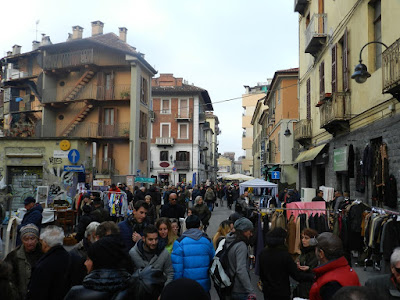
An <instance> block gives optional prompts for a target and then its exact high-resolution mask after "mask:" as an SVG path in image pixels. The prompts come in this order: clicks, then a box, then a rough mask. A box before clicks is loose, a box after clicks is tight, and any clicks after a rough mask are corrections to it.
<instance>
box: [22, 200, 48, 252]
mask: <svg viewBox="0 0 400 300" xmlns="http://www.w3.org/2000/svg"><path fill="white" fill-rule="evenodd" d="M42 213H43V207H42V206H41V205H40V204H36V205H35V206H34V207H32V208H31V209H30V210H28V211H27V212H26V214H25V215H24V217H23V219H22V221H21V224H19V225H18V236H17V245H21V238H20V235H19V232H20V230H21V228H22V227H23V226H25V225H28V224H35V225H36V226H37V228H39V231H40V228H41V227H42V219H43V216H42Z"/></svg>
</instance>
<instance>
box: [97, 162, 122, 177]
mask: <svg viewBox="0 0 400 300" xmlns="http://www.w3.org/2000/svg"><path fill="white" fill-rule="evenodd" d="M98 173H100V174H102V175H114V174H119V172H118V170H116V169H115V160H114V159H113V158H107V159H105V160H101V161H100V163H99V168H98Z"/></svg>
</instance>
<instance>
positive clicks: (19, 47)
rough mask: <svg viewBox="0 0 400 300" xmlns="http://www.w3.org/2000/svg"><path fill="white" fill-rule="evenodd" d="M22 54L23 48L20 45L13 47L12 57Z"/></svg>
mask: <svg viewBox="0 0 400 300" xmlns="http://www.w3.org/2000/svg"><path fill="white" fill-rule="evenodd" d="M17 54H21V46H20V45H14V46H13V47H12V55H17Z"/></svg>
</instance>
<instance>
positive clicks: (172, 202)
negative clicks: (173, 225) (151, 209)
mask: <svg viewBox="0 0 400 300" xmlns="http://www.w3.org/2000/svg"><path fill="white" fill-rule="evenodd" d="M177 199H178V196H177V194H175V193H171V194H169V199H168V200H169V203H167V204H165V205H164V206H163V208H162V210H161V217H166V218H170V219H172V218H173V219H179V218H184V217H185V208H184V207H183V206H182V205H179V204H178V203H177Z"/></svg>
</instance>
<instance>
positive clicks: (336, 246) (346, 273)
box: [310, 232, 361, 300]
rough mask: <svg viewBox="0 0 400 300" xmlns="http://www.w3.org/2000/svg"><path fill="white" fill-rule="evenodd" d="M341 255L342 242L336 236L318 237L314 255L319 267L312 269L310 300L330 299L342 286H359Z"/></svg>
mask: <svg viewBox="0 0 400 300" xmlns="http://www.w3.org/2000/svg"><path fill="white" fill-rule="evenodd" d="M343 254H344V251H343V244H342V240H341V239H340V238H339V237H338V236H337V235H335V234H333V233H332V232H323V233H321V234H320V235H318V237H317V246H316V248H315V255H316V256H317V259H318V264H319V266H318V267H316V268H314V269H313V272H314V274H315V276H316V281H315V282H314V284H313V285H312V286H311V289H310V300H319V299H330V298H331V297H332V296H333V295H334V294H335V293H336V292H337V291H338V290H339V289H341V288H342V287H343V286H360V285H361V284H360V281H359V279H358V276H357V273H356V272H355V271H354V270H353V269H352V268H351V267H350V266H349V263H348V261H347V259H346V258H345V257H344V256H343Z"/></svg>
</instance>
